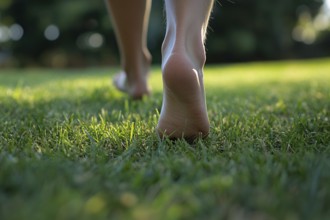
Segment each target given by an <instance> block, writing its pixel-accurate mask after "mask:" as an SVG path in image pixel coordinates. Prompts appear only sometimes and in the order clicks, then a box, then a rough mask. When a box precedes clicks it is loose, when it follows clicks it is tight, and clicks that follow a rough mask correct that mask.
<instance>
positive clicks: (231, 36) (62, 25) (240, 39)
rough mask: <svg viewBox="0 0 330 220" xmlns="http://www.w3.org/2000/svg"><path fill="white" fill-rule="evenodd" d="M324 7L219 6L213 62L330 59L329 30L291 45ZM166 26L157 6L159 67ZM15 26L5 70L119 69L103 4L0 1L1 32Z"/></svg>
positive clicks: (247, 0) (250, 1)
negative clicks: (300, 27) (301, 24)
mask: <svg viewBox="0 0 330 220" xmlns="http://www.w3.org/2000/svg"><path fill="white" fill-rule="evenodd" d="M321 5H322V0H291V1H287V0H278V1H272V0H234V1H229V0H225V1H220V2H217V3H216V5H215V8H214V12H213V14H212V19H211V21H210V31H209V36H208V40H207V48H208V61H209V62H229V61H249V60H267V59H285V58H299V57H311V56H324V55H330V50H329V49H328V50H327V49H326V48H330V42H329V40H327V39H328V38H327V37H328V36H329V30H328V31H325V32H322V33H321V34H320V37H319V38H318V39H316V41H315V42H314V43H313V44H310V45H306V44H304V43H301V42H297V41H294V40H293V39H292V31H293V29H294V27H295V26H296V25H297V22H298V20H299V15H300V14H301V13H302V12H307V13H308V14H309V15H310V16H311V17H315V15H316V14H317V13H318V11H319V8H320V6H321ZM164 23H165V21H164V14H163V1H153V10H152V14H151V19H150V26H149V39H148V44H149V48H150V50H151V52H152V54H153V57H154V59H153V60H154V61H155V62H160V45H161V43H162V39H163V36H164V31H165V25H164ZM13 24H19V25H20V26H21V27H22V28H23V30H24V34H23V37H22V38H21V39H19V40H9V41H0V66H1V65H2V66H4V65H9V66H40V65H42V66H54V67H82V66H89V65H111V64H118V49H117V45H116V41H115V37H114V32H113V28H112V25H111V22H110V19H109V15H108V13H107V8H106V5H105V4H104V1H89V0H70V1H67V0H57V1H55V0H48V1H44V0H1V3H0V27H1V26H6V27H9V26H11V25H13ZM49 25H56V27H58V28H59V30H60V36H59V38H57V39H56V40H53V41H50V40H47V39H46V38H45V36H44V33H45V30H46V28H47V27H49ZM93 34H94V35H93ZM95 34H96V35H95ZM0 35H1V30H0ZM91 36H93V37H94V38H96V40H98V41H97V42H96V43H97V45H96V46H89V45H88V43H89V40H91Z"/></svg>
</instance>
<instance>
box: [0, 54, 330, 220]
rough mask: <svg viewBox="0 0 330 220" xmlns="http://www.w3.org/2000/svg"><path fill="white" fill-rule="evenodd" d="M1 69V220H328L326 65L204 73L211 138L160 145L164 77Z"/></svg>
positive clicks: (329, 76) (329, 63)
mask: <svg viewBox="0 0 330 220" xmlns="http://www.w3.org/2000/svg"><path fill="white" fill-rule="evenodd" d="M115 71H116V69H85V70H81V71H79V70H50V69H28V70H1V74H0V219H1V220H6V219H17V220H20V219H34V220H39V219H40V220H41V219H141V220H142V219H329V218H330V206H329V204H330V172H329V170H330V122H329V120H330V115H329V110H330V60H329V59H323V60H309V61H287V62H270V63H249V64H236V65H220V66H209V67H207V68H206V70H205V85H206V96H207V102H208V113H209V118H210V121H211V126H212V128H211V134H210V136H209V137H208V138H207V139H206V140H200V141H198V142H196V143H194V144H193V145H189V144H188V143H186V142H185V141H177V142H170V141H167V140H159V139H158V138H157V136H156V134H155V132H154V127H155V125H156V123H157V120H158V116H159V111H160V107H161V100H162V99H161V96H162V93H161V91H162V87H161V75H160V70H159V69H158V68H154V70H153V75H152V78H151V84H152V87H153V91H154V93H153V95H152V96H151V97H149V98H146V99H144V100H143V101H141V102H134V101H131V100H128V99H127V97H126V96H125V95H123V94H121V93H119V92H117V91H116V90H115V89H114V88H113V86H112V85H111V83H110V77H111V75H112V74H113V73H114V72H115Z"/></svg>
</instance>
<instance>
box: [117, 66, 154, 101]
mask: <svg viewBox="0 0 330 220" xmlns="http://www.w3.org/2000/svg"><path fill="white" fill-rule="evenodd" d="M146 78H147V77H146ZM146 78H145V79H140V80H135V81H133V82H132V83H129V82H128V80H127V76H126V73H125V72H120V73H118V74H116V75H115V77H114V78H113V84H114V86H115V87H116V88H117V89H118V90H119V91H121V92H124V93H126V94H128V95H129V96H130V97H131V98H132V99H142V97H143V96H148V95H150V93H151V89H150V88H149V86H148V84H147V79H146Z"/></svg>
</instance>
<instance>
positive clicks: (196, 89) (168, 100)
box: [156, 54, 210, 141]
mask: <svg viewBox="0 0 330 220" xmlns="http://www.w3.org/2000/svg"><path fill="white" fill-rule="evenodd" d="M162 69H163V86H164V88H163V89H164V93H163V105H162V110H161V114H160V119H159V122H158V125H157V128H156V130H157V133H158V134H159V136H160V137H168V138H170V139H177V138H183V139H186V140H189V141H192V140H194V139H197V138H199V137H201V138H204V137H206V136H207V135H208V133H209V129H210V124H209V120H208V116H207V109H206V103H205V94H204V83H203V70H202V67H200V68H197V67H196V66H194V65H193V63H192V62H191V61H190V59H189V57H187V56H185V55H182V54H172V55H170V56H169V57H168V59H167V60H166V62H165V63H164V65H163V68H162Z"/></svg>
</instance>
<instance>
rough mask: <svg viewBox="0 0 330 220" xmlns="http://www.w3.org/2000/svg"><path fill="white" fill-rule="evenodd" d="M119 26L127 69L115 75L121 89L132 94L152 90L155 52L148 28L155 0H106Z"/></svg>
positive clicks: (115, 81)
mask: <svg viewBox="0 0 330 220" xmlns="http://www.w3.org/2000/svg"><path fill="white" fill-rule="evenodd" d="M106 1H107V3H108V6H109V11H110V14H111V18H112V21H113V24H114V28H115V34H116V38H117V42H118V45H119V51H120V58H121V66H122V69H123V72H121V73H119V74H118V75H117V76H116V77H115V78H114V84H115V86H116V87H117V89H119V90H121V91H123V92H126V93H128V94H129V95H130V96H131V97H132V98H141V97H142V96H143V95H145V94H148V93H149V92H150V91H149V87H148V82H147V78H148V73H149V68H150V63H151V55H150V53H149V50H148V48H147V29H148V20H149V13H150V7H151V0H134V1H129V2H128V1H125V0H106Z"/></svg>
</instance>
